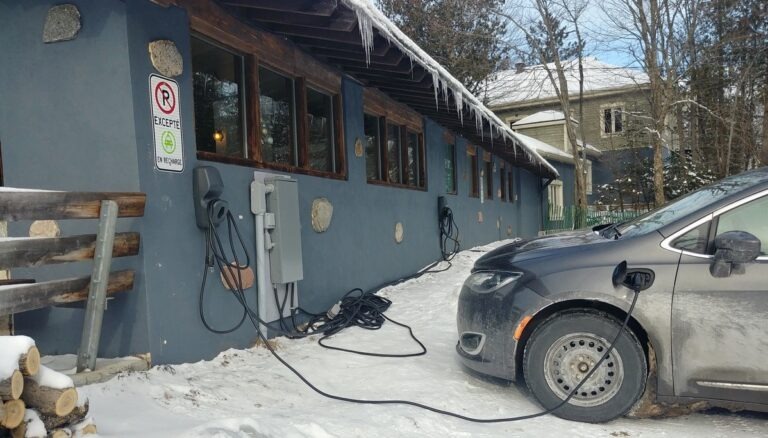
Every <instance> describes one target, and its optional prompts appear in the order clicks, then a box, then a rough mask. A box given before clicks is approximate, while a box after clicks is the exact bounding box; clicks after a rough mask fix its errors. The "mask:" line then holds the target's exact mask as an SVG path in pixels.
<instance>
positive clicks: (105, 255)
mask: <svg viewBox="0 0 768 438" xmlns="http://www.w3.org/2000/svg"><path fill="white" fill-rule="evenodd" d="M117 210H118V208H117V203H116V202H115V201H110V200H106V201H102V202H101V213H100V219H99V232H98V234H97V237H96V252H95V254H94V257H93V275H92V276H91V286H90V291H89V293H88V303H87V304H86V308H85V324H84V325H83V336H82V338H81V341H80V350H79V351H78V355H77V372H78V373H81V372H83V371H85V370H86V369H91V370H94V369H96V357H97V356H98V350H99V340H100V339H101V323H102V320H103V318H104V308H105V307H106V304H107V284H108V283H109V270H110V267H111V265H112V250H113V247H114V243H115V225H116V223H117Z"/></svg>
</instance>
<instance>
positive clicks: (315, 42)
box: [291, 36, 399, 56]
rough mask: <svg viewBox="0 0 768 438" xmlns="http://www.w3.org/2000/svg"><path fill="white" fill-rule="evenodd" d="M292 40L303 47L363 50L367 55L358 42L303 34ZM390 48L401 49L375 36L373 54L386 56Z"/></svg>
mask: <svg viewBox="0 0 768 438" xmlns="http://www.w3.org/2000/svg"><path fill="white" fill-rule="evenodd" d="M291 41H293V42H294V43H296V44H297V45H299V46H301V47H309V48H311V49H314V48H318V47H319V48H325V49H334V50H342V51H346V52H351V53H358V51H361V52H362V53H363V55H365V51H364V50H363V46H362V44H358V43H343V42H338V41H328V40H323V39H317V38H312V37H301V36H293V37H291ZM390 50H397V51H398V52H399V49H396V48H395V46H392V45H390V44H389V42H388V41H387V40H386V39H385V38H382V37H380V36H376V37H374V39H373V48H372V49H371V55H372V56H385V55H386V54H387V53H388V52H389V51H390ZM309 52H310V53H311V52H312V50H309Z"/></svg>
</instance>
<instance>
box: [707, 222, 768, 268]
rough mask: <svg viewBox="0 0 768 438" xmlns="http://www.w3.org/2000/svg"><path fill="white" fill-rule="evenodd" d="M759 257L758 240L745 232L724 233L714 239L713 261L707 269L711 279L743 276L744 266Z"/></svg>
mask: <svg viewBox="0 0 768 438" xmlns="http://www.w3.org/2000/svg"><path fill="white" fill-rule="evenodd" d="M758 256H760V239H758V238H757V237H755V236H754V235H752V234H750V233H747V232H746V231H726V232H725V233H722V234H720V235H719V236H717V237H716V238H715V260H714V262H713V263H712V265H710V267H709V272H710V273H711V274H712V276H713V277H716V278H725V277H729V276H730V275H731V274H743V273H744V271H745V267H744V264H745V263H749V262H753V261H755V259H756V258H757V257H758Z"/></svg>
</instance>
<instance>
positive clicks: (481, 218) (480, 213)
mask: <svg viewBox="0 0 768 438" xmlns="http://www.w3.org/2000/svg"><path fill="white" fill-rule="evenodd" d="M477 221H478V222H479V223H481V224H482V223H483V212H482V211H478V212H477Z"/></svg>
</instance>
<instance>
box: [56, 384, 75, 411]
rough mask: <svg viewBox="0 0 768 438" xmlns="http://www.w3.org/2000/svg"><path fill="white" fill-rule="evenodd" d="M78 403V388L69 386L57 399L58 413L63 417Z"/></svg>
mask: <svg viewBox="0 0 768 438" xmlns="http://www.w3.org/2000/svg"><path fill="white" fill-rule="evenodd" d="M75 405H77V390H76V389H75V388H67V389H65V390H64V391H62V393H61V396H60V397H59V399H58V400H56V415H58V416H59V417H63V416H65V415H67V414H69V413H70V412H72V410H73V409H75Z"/></svg>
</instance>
